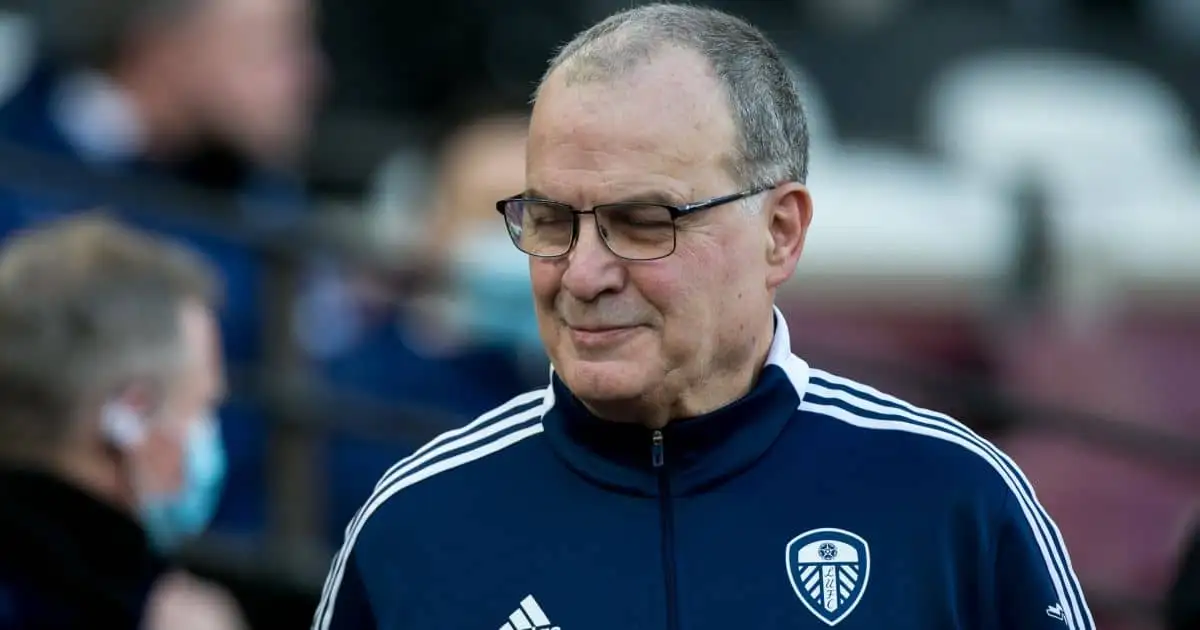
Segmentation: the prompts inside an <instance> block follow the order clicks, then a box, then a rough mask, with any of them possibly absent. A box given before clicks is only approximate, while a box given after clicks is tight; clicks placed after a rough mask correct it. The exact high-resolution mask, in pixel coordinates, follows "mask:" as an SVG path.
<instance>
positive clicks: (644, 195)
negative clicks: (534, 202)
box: [519, 188, 687, 206]
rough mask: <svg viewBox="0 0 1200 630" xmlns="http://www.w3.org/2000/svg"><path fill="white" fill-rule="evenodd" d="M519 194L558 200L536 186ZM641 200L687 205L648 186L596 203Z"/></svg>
mask: <svg viewBox="0 0 1200 630" xmlns="http://www.w3.org/2000/svg"><path fill="white" fill-rule="evenodd" d="M519 196H521V197H528V198H531V199H546V200H549V201H557V200H556V199H554V197H551V196H549V195H547V194H545V193H543V192H542V191H540V190H538V189H536V188H526V189H525V190H524V191H522V192H521V194H520V195H519ZM639 202H641V203H653V204H662V205H667V206H679V205H685V204H686V203H687V202H685V201H682V200H681V199H680V198H678V197H676V196H675V195H672V194H670V193H667V192H664V191H663V190H661V189H656V188H655V189H650V188H648V189H646V190H643V191H641V192H636V193H631V194H626V195H621V196H620V197H617V198H615V199H605V200H603V201H601V202H599V203H597V204H596V205H598V206H607V205H611V204H614V203H639ZM560 203H561V202H560Z"/></svg>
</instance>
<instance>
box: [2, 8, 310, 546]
mask: <svg viewBox="0 0 1200 630" xmlns="http://www.w3.org/2000/svg"><path fill="white" fill-rule="evenodd" d="M29 12H30V14H31V15H32V16H33V18H34V20H33V23H34V26H35V30H36V34H37V38H38V40H39V41H40V51H39V56H38V62H37V64H36V66H35V68H34V70H33V72H32V73H31V74H30V76H29V77H28V79H27V80H26V82H25V83H24V85H23V86H22V87H21V88H20V89H19V90H18V92H17V93H16V94H15V96H13V97H12V99H11V100H9V102H7V103H5V104H4V105H3V106H2V107H0V143H4V144H9V145H17V146H19V147H21V148H24V149H27V150H32V151H37V152H40V153H42V154H46V155H49V156H53V157H55V158H59V159H61V160H62V161H63V162H64V163H67V164H73V165H77V166H79V165H82V166H84V167H85V168H87V169H91V170H93V171H95V172H99V173H104V174H106V175H113V176H129V177H136V178H138V179H139V180H141V181H144V182H145V183H155V182H164V183H174V184H187V185H191V186H198V187H202V188H204V189H206V190H210V191H213V192H216V193H220V194H222V195H227V196H230V197H231V199H232V200H233V201H234V203H231V204H230V206H229V211H230V212H231V213H233V214H236V216H232V217H227V218H228V219H230V220H233V221H236V222H238V223H240V225H241V229H242V230H243V231H246V232H251V233H254V232H260V233H269V232H272V231H275V230H280V229H285V228H287V227H290V226H292V225H293V224H294V223H295V222H296V221H298V220H299V219H300V218H301V217H302V215H303V213H304V209H305V204H306V200H305V192H304V189H303V187H302V185H301V182H300V181H299V179H298V178H297V177H296V176H294V175H293V173H292V171H293V165H294V164H295V163H296V162H297V161H298V159H299V158H300V156H301V153H302V152H303V150H304V148H305V145H306V142H307V139H308V133H309V119H310V116H311V114H312V110H313V109H314V102H315V100H316V96H317V94H318V90H319V87H320V82H321V62H320V56H319V53H318V51H317V47H316V43H315V41H314V36H313V32H312V30H313V25H312V20H313V16H312V14H311V7H310V4H309V2H308V0H32V1H31V3H30V7H29ZM35 190H36V188H35V187H33V186H31V185H30V183H29V182H13V181H8V182H4V184H3V185H2V187H0V235H2V234H4V233H5V232H7V231H10V230H12V229H16V228H20V227H23V226H26V225H31V224H35V223H37V222H39V221H44V220H47V219H53V218H55V217H57V216H61V215H63V214H67V213H71V212H74V211H75V210H77V209H79V208H87V207H96V206H99V205H105V206H109V207H111V208H112V209H113V211H114V212H115V213H117V214H119V215H121V216H123V217H125V218H127V219H130V220H135V221H136V222H137V223H138V224H139V225H140V226H142V227H146V228H150V229H153V230H155V231H160V232H166V233H170V234H172V235H174V236H177V237H180V238H182V239H184V240H186V241H187V242H189V244H191V245H193V246H195V247H196V248H198V249H199V250H201V251H202V252H204V254H205V255H206V256H207V257H208V258H209V259H210V260H212V261H213V262H214V264H216V265H217V266H218V267H219V268H220V270H221V272H222V275H223V276H224V278H225V279H226V280H227V297H228V301H227V305H226V308H225V309H224V310H223V312H222V313H221V330H222V333H223V339H224V343H225V351H226V354H227V356H228V357H229V360H230V361H231V363H233V364H234V365H235V366H238V367H244V366H246V365H249V364H253V363H254V362H256V361H258V360H260V359H261V357H262V355H263V348H262V345H263V339H262V333H263V330H264V329H265V325H264V317H265V314H264V312H265V310H266V309H265V306H264V302H263V295H264V294H265V291H264V288H263V286H262V282H263V278H264V275H265V270H264V263H263V261H262V260H261V259H260V257H259V255H258V254H257V253H255V252H254V251H251V250H250V249H248V248H247V247H245V246H243V245H241V244H239V243H236V242H233V241H231V240H229V239H228V238H227V237H225V236H217V235H213V234H208V233H202V232H200V231H198V230H196V229H195V228H193V227H192V226H190V225H185V224H183V223H182V222H180V221H179V220H177V219H175V218H173V215H174V214H177V213H172V212H170V210H171V209H170V208H164V207H154V206H150V207H136V208H134V207H126V206H123V205H122V206H116V207H114V206H113V204H112V202H113V200H112V199H107V198H105V197H104V196H103V194H102V193H100V192H98V191H96V190H91V189H89V188H87V187H86V186H85V185H83V184H76V185H75V186H68V187H65V188H64V187H62V186H61V185H57V186H54V187H52V190H53V192H48V191H46V190H40V191H36V192H35ZM238 202H240V203H238ZM225 411H226V412H225V413H223V414H222V417H223V421H224V422H225V424H226V426H225V427H224V429H225V432H224V434H225V437H226V440H227V441H228V446H229V451H230V475H231V477H233V478H234V479H235V480H236V481H235V483H232V484H231V485H230V487H231V488H232V489H233V490H234V492H232V493H230V494H228V495H227V496H226V497H225V503H224V505H223V507H222V509H221V513H220V515H219V519H218V520H219V522H220V524H221V526H222V528H223V529H230V530H236V533H243V532H245V533H252V532H254V531H255V530H257V529H258V528H259V527H260V526H261V523H262V522H263V520H264V518H265V516H264V514H263V512H264V508H263V507H262V504H263V501H262V496H263V495H264V493H265V489H264V487H265V480H264V478H263V474H262V472H261V469H262V468H263V465H262V457H263V456H262V452H263V450H264V449H265V429H264V423H263V421H262V419H261V414H260V413H259V412H257V411H255V410H253V409H251V408H250V407H249V405H247V404H242V403H241V401H238V400H235V401H234V404H232V405H231V406H230V407H229V408H228V409H227V410H225Z"/></svg>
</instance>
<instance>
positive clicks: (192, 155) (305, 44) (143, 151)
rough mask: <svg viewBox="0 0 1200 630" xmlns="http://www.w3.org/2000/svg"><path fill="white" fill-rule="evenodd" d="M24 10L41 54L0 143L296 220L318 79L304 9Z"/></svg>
mask: <svg viewBox="0 0 1200 630" xmlns="http://www.w3.org/2000/svg"><path fill="white" fill-rule="evenodd" d="M29 10H30V13H31V15H32V16H33V18H34V25H35V30H36V36H37V41H38V42H39V45H40V46H39V53H40V54H39V57H38V61H37V63H36V65H35V67H34V69H33V71H32V72H31V73H30V76H29V77H28V80H27V81H26V82H25V84H24V87H23V88H22V89H21V90H20V91H19V92H18V93H17V94H16V96H14V97H13V98H12V100H11V101H10V102H9V103H7V104H6V105H5V106H4V108H3V109H2V110H0V138H2V139H3V140H5V141H7V142H11V143H16V144H19V145H22V146H25V147H27V148H31V149H36V150H41V151H47V152H50V153H54V154H57V155H62V156H68V157H71V158H74V159H78V160H81V161H83V162H86V163H88V164H91V165H94V166H96V167H100V168H105V169H118V170H126V171H130V172H133V173H138V174H145V175H151V176H164V177H169V178H176V179H180V180H183V181H186V182H189V183H193V184H197V185H201V186H205V187H207V188H211V189H214V190H219V191H225V192H231V193H236V194H244V195H246V196H247V197H249V198H253V199H254V200H255V201H256V202H258V203H260V204H263V205H266V206H267V207H276V208H278V209H279V211H280V212H283V213H286V212H289V211H294V210H295V208H294V207H291V206H294V205H296V204H298V203H299V202H300V201H301V198H300V195H299V193H298V190H297V188H298V186H299V184H298V182H296V181H294V179H293V178H292V176H291V171H292V170H293V169H294V167H295V166H296V162H297V161H298V159H299V158H300V157H301V156H302V155H303V151H304V149H305V146H306V142H307V140H308V136H309V131H310V126H311V117H312V114H313V107H314V104H315V102H316V99H315V97H316V96H317V94H318V93H319V88H320V85H321V76H322V71H321V61H320V56H319V53H318V50H317V48H316V44H315V41H314V38H313V37H314V36H313V32H312V19H313V16H312V8H311V7H310V5H309V3H308V2H307V0H37V1H36V2H34V3H33V5H32V6H31V7H30V9H29ZM270 202H274V203H270ZM261 213H262V211H261V210H260V211H259V214H261ZM258 219H259V220H262V218H261V217H258Z"/></svg>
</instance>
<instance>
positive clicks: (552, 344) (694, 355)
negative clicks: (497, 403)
mask: <svg viewBox="0 0 1200 630" xmlns="http://www.w3.org/2000/svg"><path fill="white" fill-rule="evenodd" d="M734 139H735V128H734V124H733V122H732V120H731V119H730V116H729V110H728V107H727V105H726V104H725V101H724V97H723V94H722V91H721V90H720V89H719V87H718V84H717V83H716V81H715V80H714V79H713V78H711V77H710V76H709V75H708V73H707V72H706V65H705V64H704V63H703V61H702V60H701V58H700V57H699V56H698V55H696V54H694V53H691V52H690V51H681V50H668V51H664V52H661V53H660V54H659V55H658V56H657V58H656V59H655V60H654V61H652V62H650V63H649V64H647V65H645V66H643V67H641V68H638V69H635V70H633V71H632V73H631V74H630V75H628V76H625V77H621V78H617V79H615V80H613V81H606V82H601V83H585V84H581V85H567V83H566V81H565V80H564V77H563V69H559V70H558V71H556V72H555V76H552V77H551V78H550V80H549V81H548V82H547V84H546V85H545V86H543V89H542V92H541V93H540V95H539V98H538V100H537V104H536V106H535V108H534V112H533V119H532V122H531V127H530V139H529V156H528V162H527V169H526V180H527V186H528V188H529V190H530V192H531V193H532V194H536V195H538V196H542V197H547V198H550V199H553V200H556V201H561V202H565V203H569V204H572V205H573V206H575V207H576V208H579V209H590V208H591V207H592V206H593V205H595V204H601V203H611V202H619V201H627V200H647V199H649V200H654V199H656V198H665V199H668V200H670V201H671V203H674V204H687V203H691V202H695V201H700V200H704V199H708V198H711V197H716V196H720V195H726V194H730V193H734V192H738V191H739V190H740V189H739V187H738V186H737V185H736V183H735V182H734V181H733V179H732V178H731V176H730V175H729V173H728V171H727V168H726V161H725V160H726V158H727V156H728V154H729V151H730V148H731V147H732V146H733V142H734ZM763 199H764V197H761V196H760V197H754V198H752V199H749V200H747V201H746V202H745V203H746V204H750V207H751V208H757V207H759V206H760V205H761V204H762V203H763ZM769 214H770V213H767V214H765V215H764V214H762V213H757V212H755V213H751V212H748V211H747V210H746V209H745V208H743V207H741V206H740V205H739V204H729V205H725V206H720V207H717V208H713V209H710V210H705V211H703V212H700V213H698V214H696V215H691V216H688V217H684V218H682V219H680V220H679V221H677V223H676V232H677V237H676V249H675V252H674V253H673V254H671V255H670V256H668V257H666V258H662V259H658V260H654V261H644V262H632V261H626V260H623V259H620V258H618V257H616V256H615V255H613V253H612V252H610V251H609V250H608V249H607V248H606V246H605V245H604V243H603V242H602V241H601V240H600V238H599V236H598V234H597V231H596V225H595V222H594V220H593V219H592V218H591V217H590V216H584V217H581V219H580V226H579V227H580V230H579V239H578V242H577V243H576V245H575V248H574V249H573V250H572V251H571V252H570V253H569V254H568V255H566V256H563V257H560V258H552V259H551V258H531V259H530V260H531V262H530V274H531V277H532V281H533V288H534V297H535V302H536V305H537V312H538V319H539V326H540V329H541V334H542V339H543V341H544V343H545V346H546V350H547V352H548V353H549V355H550V357H551V359H552V361H553V363H554V366H555V369H556V370H557V372H558V373H559V375H560V376H561V377H562V378H563V380H564V381H565V382H566V384H567V386H568V387H570V389H571V390H572V391H573V392H574V393H575V394H576V395H577V396H579V397H580V398H581V399H583V400H584V401H585V402H588V403H589V404H593V405H600V406H602V405H604V404H606V403H609V404H612V403H617V404H620V403H622V402H642V401H646V402H649V403H651V404H657V405H668V406H671V405H678V404H680V403H679V402H678V401H677V399H678V398H679V397H680V396H686V395H687V394H688V392H687V390H688V389H689V388H698V387H702V383H701V382H702V381H703V380H704V379H706V378H708V377H709V376H711V375H717V374H722V373H725V372H726V371H736V370H738V369H739V368H740V367H741V366H742V365H744V364H745V363H746V362H747V361H748V360H749V358H750V356H751V355H752V354H753V353H754V352H756V351H757V348H758V346H759V345H760V344H759V341H761V340H758V339H756V337H761V335H762V334H763V332H762V331H763V330H764V326H765V325H767V323H768V322H769V318H770V308H771V295H770V291H769V288H768V284H769V282H768V280H767V275H768V263H767V255H766V253H767V251H768V249H769V247H768V246H769V242H770V240H771V234H770V230H769V229H768V227H767V222H768V219H767V218H766V217H769ZM613 419H618V418H613Z"/></svg>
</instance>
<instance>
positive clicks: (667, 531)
mask: <svg viewBox="0 0 1200 630" xmlns="http://www.w3.org/2000/svg"><path fill="white" fill-rule="evenodd" d="M651 439H652V442H653V444H652V446H651V449H650V450H651V457H650V459H651V464H652V465H653V466H654V470H655V472H656V473H657V475H658V507H659V513H660V514H661V516H662V519H661V522H662V561H663V575H664V577H665V579H666V587H667V630H679V614H678V609H677V606H678V597H677V593H676V586H675V509H674V507H673V506H672V502H671V478H670V476H668V474H667V468H666V466H665V465H664V464H665V463H666V460H665V458H664V453H663V451H664V449H663V432H662V430H661V429H655V431H654V434H653V436H652V438H651Z"/></svg>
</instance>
